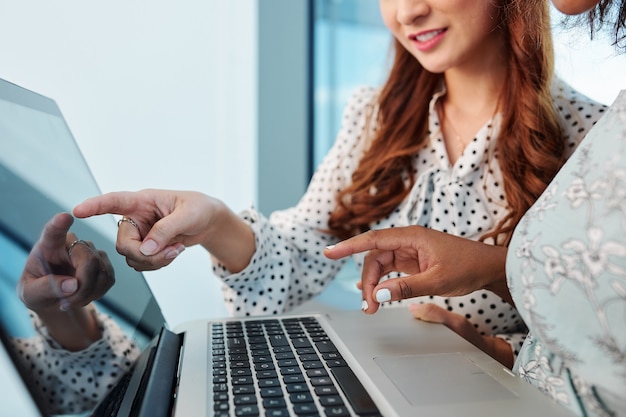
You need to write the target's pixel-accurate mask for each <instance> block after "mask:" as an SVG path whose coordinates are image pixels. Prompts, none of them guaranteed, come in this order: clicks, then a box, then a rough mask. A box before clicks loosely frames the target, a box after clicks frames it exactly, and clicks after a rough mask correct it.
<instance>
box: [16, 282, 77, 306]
mask: <svg viewBox="0 0 626 417" xmlns="http://www.w3.org/2000/svg"><path fill="white" fill-rule="evenodd" d="M77 289H78V280H77V279H76V278H74V277H72V276H67V275H47V276H45V277H41V278H40V279H33V280H29V281H28V282H27V283H25V282H24V281H20V282H19V283H18V294H19V297H20V299H21V300H22V302H23V303H24V305H26V306H27V307H28V308H30V309H32V310H38V309H40V308H47V307H50V306H56V307H57V308H61V303H62V301H63V300H64V299H65V298H66V297H68V296H71V295H72V294H74V293H75V292H76V290H77Z"/></svg>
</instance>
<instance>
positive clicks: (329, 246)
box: [326, 245, 336, 250]
mask: <svg viewBox="0 0 626 417" xmlns="http://www.w3.org/2000/svg"><path fill="white" fill-rule="evenodd" d="M335 246H336V245H328V246H326V249H329V250H330V249H332V248H334V247H335Z"/></svg>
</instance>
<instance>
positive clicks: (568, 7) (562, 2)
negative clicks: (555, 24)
mask: <svg viewBox="0 0 626 417" xmlns="http://www.w3.org/2000/svg"><path fill="white" fill-rule="evenodd" d="M599 2H600V0H552V3H553V4H554V7H556V8H557V9H558V10H559V11H560V12H561V13H564V14H567V15H577V14H581V13H584V12H586V11H589V10H591V9H593V8H594V7H595V6H596V5H597V4H598V3H599Z"/></svg>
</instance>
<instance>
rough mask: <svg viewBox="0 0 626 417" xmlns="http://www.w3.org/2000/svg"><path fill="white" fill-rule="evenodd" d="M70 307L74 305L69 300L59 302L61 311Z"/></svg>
mask: <svg viewBox="0 0 626 417" xmlns="http://www.w3.org/2000/svg"><path fill="white" fill-rule="evenodd" d="M70 308H72V305H71V304H70V303H68V302H65V301H61V303H60V304H59V310H61V311H68V310H69V309H70Z"/></svg>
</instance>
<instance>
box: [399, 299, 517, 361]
mask: <svg viewBox="0 0 626 417" xmlns="http://www.w3.org/2000/svg"><path fill="white" fill-rule="evenodd" d="M409 310H410V311H411V314H413V317H415V318H416V319H419V320H422V321H427V322H431V323H441V324H443V325H445V326H446V327H448V328H449V329H451V330H452V331H454V332H455V333H457V334H459V335H460V336H462V337H463V338H464V339H466V340H467V341H469V342H470V343H472V344H473V345H475V346H476V347H478V348H479V349H481V350H482V351H483V352H485V353H487V354H488V355H489V356H491V357H492V358H495V359H496V360H497V361H498V362H500V363H501V364H503V365H504V366H506V367H508V368H509V369H511V368H513V362H514V360H515V358H514V357H513V352H512V351H511V346H510V345H509V343H508V342H507V341H505V340H503V339H501V338H499V337H493V336H483V335H481V334H480V333H479V332H478V330H476V328H474V326H473V325H472V324H471V323H470V322H469V321H468V320H467V319H466V318H465V317H463V316H461V315H459V314H456V313H453V312H451V311H448V310H445V309H443V308H441V307H439V306H437V305H435V304H410V305H409Z"/></svg>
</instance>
